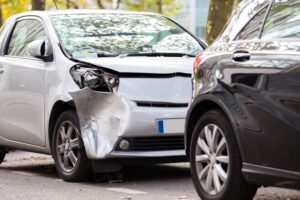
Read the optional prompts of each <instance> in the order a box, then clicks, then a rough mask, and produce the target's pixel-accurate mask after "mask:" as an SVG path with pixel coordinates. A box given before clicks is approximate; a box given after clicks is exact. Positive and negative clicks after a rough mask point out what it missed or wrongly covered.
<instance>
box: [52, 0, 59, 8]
mask: <svg viewBox="0 0 300 200" xmlns="http://www.w3.org/2000/svg"><path fill="white" fill-rule="evenodd" d="M53 3H54V6H55V8H56V10H58V7H57V4H56V1H55V0H53Z"/></svg>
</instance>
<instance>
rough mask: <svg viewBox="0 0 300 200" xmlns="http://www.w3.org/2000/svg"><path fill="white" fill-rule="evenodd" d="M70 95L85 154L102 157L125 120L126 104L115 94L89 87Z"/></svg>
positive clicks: (127, 113)
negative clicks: (75, 111) (78, 122)
mask: <svg viewBox="0 0 300 200" xmlns="http://www.w3.org/2000/svg"><path fill="white" fill-rule="evenodd" d="M70 95H71V96H72V97H73V99H74V102H75V105H76V109H77V114H78V117H79V121H80V126H81V134H82V139H83V142H84V146H85V150H86V153H87V156H88V157H89V158H91V159H99V158H104V157H106V156H107V154H109V153H110V152H111V151H112V150H113V148H114V145H115V143H116V141H117V140H118V136H120V135H122V133H124V132H125V130H126V128H127V126H128V124H129V120H130V113H129V107H128V104H127V103H126V102H125V100H124V98H123V97H122V96H120V95H118V94H115V93H106V92H98V91H93V90H91V89H89V88H84V89H82V90H79V91H77V92H72V93H70Z"/></svg>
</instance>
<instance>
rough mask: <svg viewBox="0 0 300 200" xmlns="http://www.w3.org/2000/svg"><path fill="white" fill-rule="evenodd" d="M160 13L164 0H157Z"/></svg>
mask: <svg viewBox="0 0 300 200" xmlns="http://www.w3.org/2000/svg"><path fill="white" fill-rule="evenodd" d="M157 7H158V13H160V14H161V13H162V0H157Z"/></svg>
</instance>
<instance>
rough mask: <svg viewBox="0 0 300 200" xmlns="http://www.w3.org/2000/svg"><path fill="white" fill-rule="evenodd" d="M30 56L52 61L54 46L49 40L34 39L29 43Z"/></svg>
mask: <svg viewBox="0 0 300 200" xmlns="http://www.w3.org/2000/svg"><path fill="white" fill-rule="evenodd" d="M27 52H28V54H29V55H30V56H32V57H35V58H40V59H42V60H44V61H46V62H49V61H52V59H53V54H52V48H51V46H50V45H49V42H48V41H47V40H34V41H32V42H30V43H29V44H28V45H27Z"/></svg>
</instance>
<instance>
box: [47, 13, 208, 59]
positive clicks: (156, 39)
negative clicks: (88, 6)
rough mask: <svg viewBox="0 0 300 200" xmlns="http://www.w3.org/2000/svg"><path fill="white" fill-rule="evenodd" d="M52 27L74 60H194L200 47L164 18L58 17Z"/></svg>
mask: <svg viewBox="0 0 300 200" xmlns="http://www.w3.org/2000/svg"><path fill="white" fill-rule="evenodd" d="M51 20H52V23H53V24H54V27H55V29H56V31H57V33H58V35H59V37H60V39H61V42H62V43H63V46H64V48H65V49H66V51H67V52H68V53H69V54H70V55H72V56H73V57H81V58H87V57H101V56H103V57H104V56H120V55H124V56H138V55H159V54H162V55H172V54H173V56H183V55H187V56H195V55H197V54H198V53H199V52H201V51H203V48H202V47H201V45H200V44H199V43H198V42H197V41H196V40H195V39H194V38H193V37H192V36H191V35H190V34H188V33H187V32H185V31H184V30H183V29H182V28H180V27H179V26H177V25H176V24H175V23H173V22H172V21H171V20H169V19H167V18H165V17H163V16H155V15H140V14H139V15H137V14H59V15H52V16H51Z"/></svg>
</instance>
